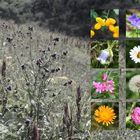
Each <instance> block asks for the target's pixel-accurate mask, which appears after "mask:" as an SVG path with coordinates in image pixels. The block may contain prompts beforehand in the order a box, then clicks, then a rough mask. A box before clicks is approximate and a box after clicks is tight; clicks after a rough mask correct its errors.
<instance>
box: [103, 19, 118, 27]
mask: <svg viewBox="0 0 140 140" xmlns="http://www.w3.org/2000/svg"><path fill="white" fill-rule="evenodd" d="M115 23H116V20H115V19H113V18H108V19H107V20H106V22H105V24H106V26H110V25H114V24H115Z"/></svg>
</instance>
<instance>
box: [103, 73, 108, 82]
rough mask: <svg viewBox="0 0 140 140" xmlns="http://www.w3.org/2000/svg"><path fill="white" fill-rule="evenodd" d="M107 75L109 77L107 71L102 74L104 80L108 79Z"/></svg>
mask: <svg viewBox="0 0 140 140" xmlns="http://www.w3.org/2000/svg"><path fill="white" fill-rule="evenodd" d="M107 77H108V75H107V74H106V73H104V74H103V75H102V79H103V81H106V80H107Z"/></svg>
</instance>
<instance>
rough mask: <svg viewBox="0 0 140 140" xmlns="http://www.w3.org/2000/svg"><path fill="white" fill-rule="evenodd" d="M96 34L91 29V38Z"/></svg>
mask: <svg viewBox="0 0 140 140" xmlns="http://www.w3.org/2000/svg"><path fill="white" fill-rule="evenodd" d="M94 35H95V32H94V31H93V30H90V38H92V37H93V36H94Z"/></svg>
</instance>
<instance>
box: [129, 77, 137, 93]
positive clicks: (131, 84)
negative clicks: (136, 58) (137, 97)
mask: <svg viewBox="0 0 140 140" xmlns="http://www.w3.org/2000/svg"><path fill="white" fill-rule="evenodd" d="M128 86H129V89H130V90H131V91H133V92H137V93H138V92H140V75H135V76H133V77H132V78H131V79H130V81H129V85H128Z"/></svg>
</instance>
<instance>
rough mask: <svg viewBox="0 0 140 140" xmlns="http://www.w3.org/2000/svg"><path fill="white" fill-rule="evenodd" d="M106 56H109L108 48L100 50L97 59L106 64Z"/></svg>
mask: <svg viewBox="0 0 140 140" xmlns="http://www.w3.org/2000/svg"><path fill="white" fill-rule="evenodd" d="M108 57H109V51H108V50H102V51H101V54H100V55H99V57H98V58H97V60H98V61H100V63H101V64H106V63H107V59H108Z"/></svg>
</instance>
